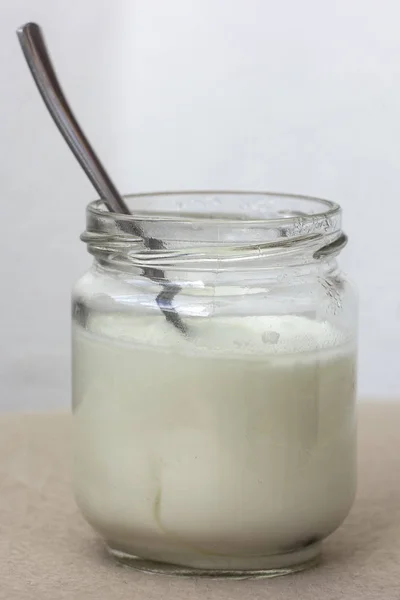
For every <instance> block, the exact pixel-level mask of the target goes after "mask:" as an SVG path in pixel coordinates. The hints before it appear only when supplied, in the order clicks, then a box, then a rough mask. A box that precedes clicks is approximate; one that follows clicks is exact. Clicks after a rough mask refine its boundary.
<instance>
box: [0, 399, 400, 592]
mask: <svg viewBox="0 0 400 600" xmlns="http://www.w3.org/2000/svg"><path fill="white" fill-rule="evenodd" d="M70 426H71V420H70V417H69V416H68V415H31V416H28V415H7V416H1V417H0V565H1V567H0V572H1V577H0V598H1V599H3V598H4V600H25V599H28V598H29V600H31V599H32V597H33V598H37V599H38V600H58V599H64V598H65V599H68V600H92V599H93V600H102V599H103V598H104V600H126V599H127V598H129V600H197V599H201V600H211V599H212V600H214V599H216V600H245V599H246V598H251V599H252V600H261V599H262V600H269V599H271V600H272V599H273V600H295V599H296V600H298V599H300V600H325V599H326V600H338V599H340V598H346V599H347V598H348V599H349V600H358V599H361V598H362V599H363V600H368V599H371V600H372V599H373V600H380V599H382V600H400V434H399V430H400V404H397V405H396V404H385V403H380V404H367V403H365V404H364V403H362V404H360V406H359V485H358V497H357V500H356V503H355V506H354V508H353V510H352V512H351V514H350V516H349V517H348V519H347V520H346V522H345V523H344V525H342V527H341V528H340V529H339V530H338V531H337V532H336V533H335V534H334V535H332V536H331V537H330V538H329V539H328V540H327V541H326V542H325V544H324V552H323V561H322V564H321V565H320V566H318V567H316V568H314V569H311V570H309V571H305V572H303V573H298V574H296V575H291V576H287V577H282V578H278V579H272V580H266V579H258V580H245V581H232V580H230V581H228V580H225V581H224V580H217V581H215V580H207V579H195V578H188V579H186V578H184V579H183V578H176V577H171V576H161V575H148V574H145V573H139V572H136V571H134V570H132V569H130V568H128V567H121V566H119V565H117V564H115V563H114V562H113V561H112V560H111V559H110V558H108V556H107V555H106V554H105V552H104V549H103V546H102V543H101V542H100V541H99V540H98V538H97V537H96V535H95V534H94V533H93V532H92V530H91V529H90V528H89V526H87V525H86V524H85V523H84V521H83V519H82V518H81V517H80V515H79V514H78V511H77V509H76V507H75V504H74V500H73V498H72V494H71V483H70Z"/></svg>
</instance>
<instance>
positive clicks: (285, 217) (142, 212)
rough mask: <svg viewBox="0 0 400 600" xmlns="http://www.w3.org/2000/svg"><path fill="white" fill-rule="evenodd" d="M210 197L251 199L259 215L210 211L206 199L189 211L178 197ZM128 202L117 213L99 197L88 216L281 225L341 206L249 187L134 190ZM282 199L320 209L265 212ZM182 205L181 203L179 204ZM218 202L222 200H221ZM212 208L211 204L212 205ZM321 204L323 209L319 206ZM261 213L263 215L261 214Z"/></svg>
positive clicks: (334, 213)
mask: <svg viewBox="0 0 400 600" xmlns="http://www.w3.org/2000/svg"><path fill="white" fill-rule="evenodd" d="M205 196H206V197H210V198H208V200H210V199H211V204H214V209H216V208H220V206H216V198H218V199H219V200H221V198H223V199H224V200H225V199H227V198H231V199H232V198H234V199H235V200H236V199H240V198H245V197H246V198H249V200H248V203H249V206H250V205H251V204H252V203H253V202H254V203H256V204H257V212H258V214H257V216H256V215H254V216H250V214H248V215H247V216H246V213H245V215H244V216H243V215H241V214H240V213H234V214H232V213H223V212H218V211H217V210H214V211H210V210H209V207H208V204H209V201H208V202H207V200H203V211H202V212H186V211H185V210H182V208H183V209H184V208H185V207H184V206H183V205H184V201H181V202H180V201H179V199H181V198H182V199H184V198H186V199H187V198H190V199H191V200H200V202H201V198H203V197H205ZM123 197H124V200H125V202H126V203H127V205H128V207H129V208H131V209H132V214H130V215H127V214H123V213H115V212H109V211H108V209H107V206H106V204H105V203H104V201H103V200H101V199H97V200H93V201H91V202H89V204H88V205H87V212H88V217H89V216H90V215H91V216H92V217H94V218H101V219H104V218H107V219H110V220H112V221H114V222H125V223H126V222H132V221H139V222H141V223H143V222H148V221H158V222H161V221H167V222H168V223H170V224H173V223H177V224H184V223H190V222H192V221H196V223H198V224H207V225H208V226H213V225H225V226H226V225H231V226H235V225H238V224H239V225H240V226H242V227H243V226H244V227H246V226H251V225H257V226H260V225H264V226H266V227H273V228H275V227H279V226H280V225H285V226H288V225H289V224H290V222H295V221H296V222H298V221H299V219H301V222H302V224H303V225H306V223H307V222H313V223H315V221H316V219H317V220H318V219H331V218H335V217H338V216H340V214H341V207H340V205H339V204H337V203H336V202H333V201H331V200H327V199H324V198H319V197H316V196H309V195H303V194H291V193H281V192H266V191H253V190H250V191H246V190H193V191H192V190H187V191H184V190H181V191H167V192H142V193H134V194H126V195H124V196H123ZM174 198H175V199H176V200H177V203H176V205H177V207H178V209H179V212H178V211H176V210H175V211H170V210H167V211H162V210H161V209H157V208H156V209H152V210H151V211H150V210H149V208H151V206H150V205H149V206H146V209H141V208H139V207H138V208H137V209H136V208H135V204H136V205H137V204H139V205H140V204H141V203H145V204H149V202H148V201H149V200H153V201H154V200H157V201H161V202H165V201H167V202H168V200H169V201H170V200H171V199H174ZM262 199H264V200H265V206H263V203H262ZM274 200H280V201H286V202H288V201H289V202H290V203H298V204H305V203H309V204H310V208H311V207H315V208H316V209H317V210H315V211H310V212H306V211H298V210H284V209H282V210H281V211H280V212H281V214H279V211H277V212H276V213H275V214H274V216H263V214H265V213H266V209H268V204H269V203H270V202H271V201H274ZM180 204H181V205H182V206H181V207H180V206H179V205H180ZM218 204H219V205H220V204H222V202H218ZM210 208H212V206H211V207H210ZM318 208H320V210H318ZM241 210H243V211H245V210H246V209H245V207H242V209H241ZM259 215H260V216H259Z"/></svg>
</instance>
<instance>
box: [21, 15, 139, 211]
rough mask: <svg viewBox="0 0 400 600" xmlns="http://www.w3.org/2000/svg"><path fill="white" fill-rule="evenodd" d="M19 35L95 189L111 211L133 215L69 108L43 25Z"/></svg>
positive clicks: (32, 68) (51, 108) (48, 103)
mask: <svg viewBox="0 0 400 600" xmlns="http://www.w3.org/2000/svg"><path fill="white" fill-rule="evenodd" d="M17 35H18V39H19V42H20V44H21V48H22V51H23V53H24V56H25V59H26V62H27V63H28V66H29V69H30V71H31V73H32V76H33V79H34V80H35V83H36V85H37V87H38V90H39V92H40V94H41V96H42V98H43V100H44V102H45V104H46V106H47V109H48V111H49V113H50V114H51V116H52V117H53V119H54V122H55V124H56V125H57V127H58V129H59V130H60V132H61V134H62V135H63V137H64V139H65V141H66V142H67V144H68V146H69V147H70V149H71V150H72V152H73V153H74V155H75V157H76V159H77V160H78V162H79V164H80V165H81V167H82V168H83V170H84V171H85V173H86V174H87V176H88V177H89V179H90V181H91V182H92V184H93V187H94V188H95V189H96V191H97V193H98V194H99V196H100V198H101V199H102V200H104V202H105V203H106V205H107V207H108V209H109V210H110V211H112V212H118V213H124V214H130V211H129V209H128V207H127V205H126V204H125V202H124V200H123V199H122V197H121V196H120V194H119V193H118V191H117V189H116V187H115V185H114V184H113V182H112V181H111V179H110V177H109V175H108V174H107V172H106V171H105V169H104V168H103V165H102V164H101V162H100V160H99V158H98V157H97V155H96V153H95V151H94V150H93V148H92V146H91V145H90V143H89V141H88V139H87V138H86V136H85V134H84V133H83V131H82V129H81V127H80V126H79V123H78V122H77V120H76V118H75V116H74V114H73V113H72V110H71V109H70V107H69V104H68V102H67V100H66V98H65V96H64V93H63V91H62V89H61V86H60V83H59V81H58V79H57V75H56V72H55V70H54V67H53V65H52V62H51V59H50V55H49V53H48V51H47V49H46V44H45V41H44V37H43V35H42V32H41V29H40V27H39V25H37V24H36V23H27V24H26V25H23V26H22V27H20V28H19V29H18V30H17Z"/></svg>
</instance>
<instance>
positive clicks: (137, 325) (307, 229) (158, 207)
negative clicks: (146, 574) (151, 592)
mask: <svg viewBox="0 0 400 600" xmlns="http://www.w3.org/2000/svg"><path fill="white" fill-rule="evenodd" d="M127 202H128V204H129V206H130V208H131V210H132V213H133V215H134V216H132V217H131V216H126V215H116V214H111V213H109V212H108V211H107V210H106V208H105V206H104V204H103V203H102V202H101V201H97V202H93V203H91V204H89V206H88V209H87V229H86V232H85V233H84V234H83V236H82V239H83V240H84V241H85V242H86V243H87V246H88V250H89V252H90V253H91V254H92V255H93V257H94V261H93V265H92V267H91V269H90V270H89V272H88V273H86V274H85V275H84V276H83V277H82V278H81V279H80V280H79V281H78V282H77V284H76V286H75V289H74V292H73V411H74V454H75V461H74V462H75V467H74V481H75V483H74V485H75V494H76V499H77V502H78V505H79V507H80V509H81V511H82V513H83V515H84V516H85V518H86V519H87V521H88V522H89V523H90V524H91V525H92V526H93V527H94V529H95V530H96V531H98V532H99V533H100V535H101V536H102V537H103V538H104V540H105V542H106V544H107V547H108V549H109V551H110V552H111V553H112V554H113V555H114V556H116V557H117V558H120V559H121V560H124V561H128V562H130V563H131V564H133V565H136V566H137V567H139V568H140V567H141V568H146V569H147V570H148V569H150V570H151V569H152V570H154V571H171V572H176V573H182V574H185V573H192V572H195V573H199V572H203V573H214V574H215V573H217V574H220V575H225V576H226V575H230V574H232V575H235V576H238V575H240V574H242V573H244V574H245V575H249V574H251V573H255V574H259V573H260V572H261V573H262V574H265V575H275V574H279V573H286V572H291V571H294V570H299V569H302V568H305V567H306V566H307V565H309V564H312V563H313V562H314V561H315V560H316V558H317V557H318V555H319V552H320V545H321V541H322V540H323V539H324V538H325V537H326V536H328V535H329V534H330V533H331V532H332V531H334V530H335V529H336V528H337V527H338V526H339V525H340V524H341V522H342V521H343V520H344V518H345V517H346V515H347V514H348V511H349V509H350V507H351V504H352V502H353V497H354V492H355V417H354V395H355V392H354V390H355V368H356V367H355V365H356V329H357V319H356V314H357V302H356V298H355V294H354V292H353V289H352V286H351V285H350V284H349V282H348V281H347V279H346V277H345V276H344V275H343V274H342V273H341V272H340V271H339V269H338V265H337V260H336V259H337V255H338V253H339V251H340V249H341V248H342V247H343V246H344V244H345V242H346V237H345V235H344V234H343V232H342V230H341V210H340V207H339V206H338V205H336V204H334V203H332V202H328V201H325V200H319V199H315V198H307V197H300V196H297V197H296V196H291V195H282V194H267V193H233V192H232V193H228V192H223V193H219V192H215V193H214V192H210V193H208V192H202V193H200V192H199V193H176V194H153V195H151V194H147V195H137V196H131V197H128V198H127ZM138 231H139V232H140V236H138Z"/></svg>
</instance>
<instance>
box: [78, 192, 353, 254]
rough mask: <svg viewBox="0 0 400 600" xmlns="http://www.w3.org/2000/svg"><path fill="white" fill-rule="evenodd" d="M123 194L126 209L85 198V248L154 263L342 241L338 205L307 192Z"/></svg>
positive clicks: (327, 247) (337, 245)
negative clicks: (116, 210)
mask: <svg viewBox="0 0 400 600" xmlns="http://www.w3.org/2000/svg"><path fill="white" fill-rule="evenodd" d="M124 198H125V201H126V203H127V206H128V208H129V210H131V212H132V214H130V215H129V214H128V215H126V214H121V213H114V212H109V210H108V208H107V206H106V204H105V202H104V201H103V200H95V201H93V202H90V203H89V204H88V206H87V212H86V217H87V218H86V231H85V232H84V233H83V234H82V235H81V240H82V241H84V242H86V243H87V245H88V250H89V252H91V253H92V254H94V255H105V254H107V255H111V254H112V255H113V256H114V255H116V254H118V253H119V254H125V255H126V254H129V257H130V260H136V262H139V261H140V260H142V258H143V257H144V259H143V260H147V261H148V260H153V261H154V264H161V261H163V260H172V258H174V259H176V260H178V259H179V260H180V261H181V262H182V261H183V257H185V260H186V259H189V260H195V259H196V260H197V259H199V257H200V256H201V257H204V256H206V255H207V257H208V258H207V259H209V260H210V261H212V260H217V261H220V260H221V256H222V254H223V253H226V254H227V256H229V258H227V260H234V259H235V257H246V259H248V258H249V257H253V258H255V257H259V256H261V254H262V255H264V254H265V253H268V252H269V253H271V252H273V253H275V254H276V253H278V252H280V251H282V252H284V253H288V252H290V253H293V252H296V253H299V252H300V251H301V250H302V249H304V251H305V252H308V253H311V254H312V255H313V256H314V257H317V256H318V257H321V256H322V255H326V254H330V253H331V252H335V253H336V252H337V251H339V250H340V249H341V248H342V247H343V245H344V244H345V243H346V239H347V238H346V236H345V235H344V234H343V232H342V230H341V212H342V211H341V208H340V206H339V205H338V204H336V203H335V202H332V201H330V200H324V199H321V198H316V197H314V196H301V195H296V194H280V193H274V192H257V191H251V192H244V191H187V192H186V191H179V192H157V193H149V192H147V193H142V194H131V195H127V196H124ZM321 252H322V253H321ZM167 255H168V258H166V256H167ZM138 257H139V258H138ZM188 257H189V258H188Z"/></svg>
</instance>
